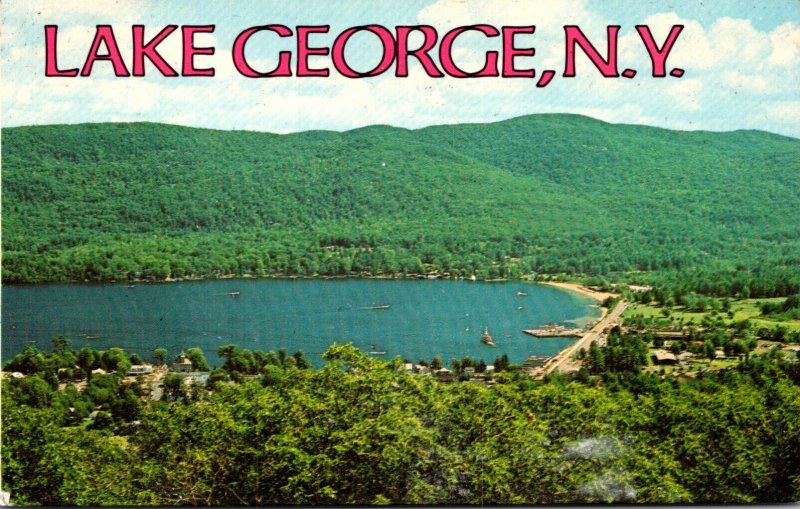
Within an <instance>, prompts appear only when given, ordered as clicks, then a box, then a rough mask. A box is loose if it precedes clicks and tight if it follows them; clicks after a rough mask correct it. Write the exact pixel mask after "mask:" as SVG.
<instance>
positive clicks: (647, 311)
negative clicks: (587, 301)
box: [622, 297, 800, 331]
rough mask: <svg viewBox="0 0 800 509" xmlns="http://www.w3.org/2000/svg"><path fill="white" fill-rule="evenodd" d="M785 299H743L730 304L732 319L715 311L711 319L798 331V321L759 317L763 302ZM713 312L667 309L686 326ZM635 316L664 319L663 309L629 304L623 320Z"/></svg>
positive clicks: (719, 300)
mask: <svg viewBox="0 0 800 509" xmlns="http://www.w3.org/2000/svg"><path fill="white" fill-rule="evenodd" d="M784 300H785V299H784V298H782V297H778V298H773V299H744V300H738V301H732V302H731V308H730V309H731V311H732V312H733V318H731V317H730V316H729V315H728V313H727V312H724V311H717V312H716V316H712V318H716V317H722V319H723V322H724V323H726V324H730V323H734V322H741V321H742V320H750V321H751V322H752V323H753V325H755V326H756V327H768V328H775V327H777V326H779V325H782V326H784V327H786V328H787V329H788V330H789V331H797V330H800V320H785V321H778V320H772V319H769V318H764V317H763V316H762V315H761V304H763V303H765V302H783V301H784ZM717 302H719V303H720V307H721V303H722V299H717ZM713 313H714V311H713V310H709V311H704V312H698V311H687V310H685V309H684V308H683V306H675V307H672V308H669V316H670V317H672V319H673V320H676V321H680V322H683V323H686V324H691V323H693V324H700V323H701V322H702V321H703V319H705V318H706V317H707V316H709V315H712V314H713ZM635 316H642V317H644V318H666V317H667V316H666V315H665V314H664V308H663V307H661V306H656V305H649V304H637V303H631V305H630V306H628V309H626V310H625V312H624V313H623V314H622V317H623V319H630V318H633V317H635Z"/></svg>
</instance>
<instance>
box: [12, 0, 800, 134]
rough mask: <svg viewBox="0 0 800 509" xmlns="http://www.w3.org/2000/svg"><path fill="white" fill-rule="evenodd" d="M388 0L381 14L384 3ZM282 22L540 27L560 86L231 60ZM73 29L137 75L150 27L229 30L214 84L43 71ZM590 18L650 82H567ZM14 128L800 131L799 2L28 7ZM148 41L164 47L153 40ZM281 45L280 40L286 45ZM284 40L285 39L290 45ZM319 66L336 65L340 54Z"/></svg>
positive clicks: (63, 60)
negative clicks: (655, 51)
mask: <svg viewBox="0 0 800 509" xmlns="http://www.w3.org/2000/svg"><path fill="white" fill-rule="evenodd" d="M376 4H377V5H376ZM268 23H280V24H284V25H286V26H289V27H291V28H294V27H295V26H296V25H303V24H305V25H319V24H330V25H331V31H330V33H329V34H327V35H319V36H316V37H315V39H313V41H314V44H319V45H321V46H330V45H331V44H332V43H333V40H334V39H335V36H336V34H337V33H338V32H339V31H341V30H342V29H344V28H347V27H350V26H355V25H363V24H368V23H379V24H383V25H385V26H387V27H389V28H393V27H394V26H395V25H414V24H430V25H434V26H436V27H437V28H438V30H439V34H440V37H441V35H443V34H444V33H445V32H446V31H447V30H448V29H450V28H453V27H455V26H459V25H465V24H475V23H487V24H491V25H494V26H497V27H500V26H502V25H536V27H537V28H536V33H535V34H533V35H530V36H522V37H518V41H519V42H518V43H517V45H518V46H520V47H535V48H536V55H535V56H534V57H523V58H518V59H517V65H518V67H533V68H535V69H536V70H537V74H540V73H541V71H543V70H545V69H553V70H556V71H557V75H556V77H555V78H554V79H553V82H552V83H551V84H550V85H548V86H547V87H546V88H542V89H538V88H536V86H535V85H536V80H535V79H532V80H528V79H500V78H488V79H467V80H458V79H454V78H444V79H433V78H430V77H428V76H427V75H425V74H424V73H423V72H422V69H421V68H420V67H419V66H416V65H413V64H412V65H411V68H410V72H411V76H410V77H409V78H407V79H398V78H395V77H394V76H393V74H392V73H386V74H384V75H382V76H380V77H375V78H369V79H360V80H351V79H347V78H343V77H341V76H337V75H336V73H335V72H332V76H331V77H330V78H296V77H294V78H276V79H248V78H245V77H243V76H241V75H239V74H238V73H237V72H236V71H235V69H234V67H233V65H232V63H231V57H230V51H231V46H232V43H233V40H234V38H235V36H236V34H238V33H239V32H240V31H242V30H243V29H245V28H247V27H250V26H254V25H263V24H268ZM46 24H57V25H58V26H59V43H58V44H59V52H58V58H59V64H60V66H61V67H62V68H68V67H80V66H81V65H82V64H83V59H84V58H85V56H86V52H87V50H88V48H89V45H90V43H91V40H92V37H93V34H94V26H95V25H96V24H111V25H113V26H114V27H115V31H116V33H117V34H118V37H119V43H120V46H121V49H122V53H123V58H124V59H125V60H126V63H127V64H128V66H129V67H130V59H131V56H130V45H131V43H130V26H131V25H132V24H144V25H145V26H146V30H147V31H146V34H147V35H148V36H152V35H155V34H156V33H157V32H158V31H159V30H160V29H161V28H163V26H165V25H167V24H179V25H182V24H215V25H216V30H215V32H214V34H213V35H211V34H207V35H203V36H200V37H198V39H197V40H198V44H201V45H213V46H215V47H216V54H215V55H214V56H213V57H200V58H199V59H198V64H199V65H201V66H213V67H215V69H216V71H217V75H216V76H215V77H214V78H164V77H161V76H159V75H158V74H157V73H156V71H155V69H154V68H153V67H152V66H150V67H148V70H147V72H148V75H147V76H146V77H144V78H116V77H114V76H113V74H112V73H111V71H110V67H111V66H110V65H109V64H108V63H107V62H106V63H104V62H99V63H98V64H96V68H95V72H93V74H92V76H91V77H89V78H74V79H65V78H46V77H45V76H44V58H45V55H44V25H46ZM565 24H578V25H580V26H581V27H582V29H583V31H584V32H585V33H586V35H587V36H588V37H589V38H590V39H592V40H593V41H595V44H596V45H597V46H598V48H599V49H600V50H601V52H602V51H604V50H605V27H606V26H607V25H609V24H618V25H621V26H622V29H621V31H620V41H619V60H620V70H622V69H625V68H626V67H629V68H633V69H637V70H638V71H639V72H638V74H637V76H636V77H635V78H634V79H630V80H629V79H624V78H619V79H606V78H602V77H601V76H600V75H599V73H598V72H597V71H596V70H594V69H593V68H592V67H590V65H589V63H588V61H587V60H586V59H585V58H583V57H579V58H578V61H577V68H578V76H577V77H576V78H572V79H567V78H563V77H561V72H562V71H563V66H564V41H563V38H564V36H563V29H562V26H563V25H565ZM636 24H647V25H649V26H650V27H651V29H652V31H653V33H654V35H655V38H656V40H657V41H659V43H660V42H662V41H663V40H664V39H665V37H666V35H667V33H668V31H669V28H670V27H671V26H672V25H674V24H683V25H685V29H684V31H683V33H682V34H681V35H680V37H679V38H678V41H677V42H676V44H675V47H674V50H673V52H672V54H671V55H670V57H669V59H668V67H669V68H673V67H680V68H682V69H684V70H685V71H686V73H685V75H684V76H683V77H681V78H672V77H667V78H664V79H654V78H652V77H650V76H649V74H650V72H649V65H650V64H649V59H648V58H647V54H646V52H644V49H643V45H642V43H641V40H640V39H639V36H638V34H637V33H636V31H635V29H634V25H636ZM0 38H1V42H2V44H1V46H2V48H1V49H0V72H2V83H3V85H2V92H1V94H0V101H2V124H3V125H4V126H14V125H32V124H53V123H78V122H106V121H155V122H167V123H175V124H181V125H189V126H197V127H211V128H219V129H249V130H258V131H271V132H293V131H300V130H306V129H333V130H346V129H352V128H356V127H360V126H364V125H369V124H390V125H395V126H401V127H407V128H418V127H423V126H427V125H433V124H445V123H458V122H491V121H496V120H502V119H505V118H510V117H515V116H519V115H526V114H534V113H552V112H568V113H579V114H584V115H589V116H592V117H595V118H599V119H602V120H606V121H610V122H615V123H632V124H647V125H656V126H661V127H667V128H672V129H688V130H695V129H705V130H714V131H727V130H733V129H762V130H767V131H771V132H776V133H780V134H785V135H789V136H793V137H800V2H798V0H771V1H770V2H756V1H748V2H742V1H725V0H702V1H701V0H672V1H655V0H638V1H634V0H624V1H614V2H609V1H605V2H601V1H594V0H563V1H511V0H508V1H490V0H485V1H472V0H470V1H459V0H425V1H411V2H391V3H390V2H334V1H324V2H322V1H319V2H290V1H287V0H283V1H279V2H275V1H250V2H205V3H201V2H184V1H139V2H127V3H126V2H122V1H107V0H98V1H95V2H86V1H83V0H81V1H76V0H60V1H44V0H29V1H26V2H4V4H3V9H2V31H0ZM148 38H149V37H148ZM275 39H276V38H275ZM498 39H499V38H495V39H485V38H482V37H477V36H474V35H473V36H465V37H463V38H460V39H459V41H458V43H457V44H456V50H455V52H454V58H455V59H456V60H457V62H459V64H460V65H462V67H464V68H466V69H468V70H475V69H477V68H479V67H480V64H481V62H482V59H483V55H484V53H485V52H486V51H487V50H498V49H500V42H499V40H498ZM276 40H277V39H276ZM179 42H180V38H179V34H178V33H175V34H173V35H172V36H170V38H168V39H167V40H166V41H165V42H164V43H163V44H162V45H161V46H159V50H160V52H161V53H162V54H163V55H164V57H165V58H166V59H167V61H169V62H170V63H171V64H172V65H173V67H176V68H179V67H180V52H179ZM352 42H353V43H352V45H349V46H348V50H347V56H348V61H349V62H350V61H351V62H352V63H353V65H354V67H355V66H359V65H362V66H365V67H364V69H366V68H367V67H369V66H370V64H374V63H376V62H377V60H378V52H377V46H376V44H375V39H373V38H371V37H370V36H368V35H362V36H358V37H355V38H354V39H353V41H352ZM292 45H293V41H292V40H286V41H283V42H273V41H272V40H270V39H269V38H267V37H260V38H259V37H255V38H254V39H253V41H252V42H251V43H250V44H249V45H248V53H247V55H248V59H251V61H252V62H253V64H254V66H258V65H260V66H263V67H262V68H263V69H268V68H269V67H271V66H274V63H275V55H276V54H277V52H278V51H279V50H291V49H292ZM313 62H314V65H316V66H320V67H331V64H330V60H329V59H328V58H327V57H317V58H314V59H313Z"/></svg>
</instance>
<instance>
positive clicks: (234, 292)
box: [225, 290, 242, 297]
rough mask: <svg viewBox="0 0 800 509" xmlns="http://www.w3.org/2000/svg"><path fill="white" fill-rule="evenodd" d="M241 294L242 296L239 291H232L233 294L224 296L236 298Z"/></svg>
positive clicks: (228, 293) (229, 293)
mask: <svg viewBox="0 0 800 509" xmlns="http://www.w3.org/2000/svg"><path fill="white" fill-rule="evenodd" d="M241 294H242V292H240V291H239V290H236V291H233V292H227V293H226V294H225V295H227V296H228V297H238V296H240V295H241Z"/></svg>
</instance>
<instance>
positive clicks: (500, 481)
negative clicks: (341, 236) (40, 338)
mask: <svg viewBox="0 0 800 509" xmlns="http://www.w3.org/2000/svg"><path fill="white" fill-rule="evenodd" d="M55 346H56V348H55V350H54V351H53V352H49V353H44V352H38V351H35V350H29V351H27V352H25V353H24V354H20V355H19V356H17V358H16V359H15V361H14V362H16V363H17V364H15V365H14V366H13V367H12V366H6V368H7V369H9V371H10V369H11V368H13V369H23V370H24V372H25V376H16V377H6V379H5V380H4V381H3V388H2V398H3V400H2V405H3V413H2V426H3V434H2V462H3V483H4V488H5V489H10V490H11V493H12V502H14V503H16V504H23V505H28V504H43V505H53V506H56V505H98V506H100V505H103V506H105V505H233V506H241V505H248V504H256V505H272V504H280V505H286V504H304V505H311V504H314V505H318V504H336V505H341V504H390V503H391V504H475V505H477V504H486V503H489V504H545V503H575V502H636V503H682V502H694V503H701V502H716V503H722V502H739V503H742V502H762V503H765V502H786V501H792V500H798V499H800V426H798V415H800V364H798V363H797V362H796V361H795V362H789V361H787V360H785V359H784V358H783V356H782V354H781V352H780V350H779V348H775V349H772V350H769V351H766V352H764V353H761V354H758V355H750V356H749V357H748V358H746V359H744V360H742V362H740V363H739V364H738V365H736V366H733V367H731V368H729V369H725V370H722V371H717V372H707V373H699V374H698V376H697V377H696V378H695V379H690V380H684V381H678V380H677V379H675V378H674V377H669V376H667V377H660V376H658V375H657V374H655V373H643V372H640V371H639V369H638V368H639V365H640V364H642V363H643V362H646V358H644V357H642V356H641V355H639V353H641V351H642V348H646V347H645V346H644V343H643V342H642V340H641V339H639V338H637V337H636V336H626V335H623V336H619V337H617V339H615V340H614V341H613V342H610V344H609V346H608V347H604V348H600V349H597V348H596V346H593V349H592V351H590V352H588V353H587V355H588V356H589V358H590V362H589V364H588V366H589V367H588V370H586V369H585V370H582V371H581V372H580V373H578V375H576V376H574V377H573V378H568V377H565V376H564V375H551V376H549V377H548V378H546V379H545V380H544V381H541V382H538V381H534V380H532V379H531V378H530V377H528V376H526V375H524V374H522V373H520V372H519V371H515V370H514V366H510V367H509V368H508V369H507V370H504V371H501V372H499V373H497V374H496V376H495V378H494V382H495V384H494V385H493V386H491V387H489V386H487V385H485V384H484V383H474V382H461V383H458V382H456V383H450V384H446V383H441V382H437V381H436V380H435V379H434V378H433V377H431V376H423V375H414V374H409V373H407V372H406V371H404V370H403V369H401V366H402V364H401V361H400V360H399V359H396V360H393V361H381V360H376V359H374V358H370V357H369V356H367V355H366V354H363V353H361V352H359V351H358V350H356V349H354V348H353V347H352V346H349V345H333V346H331V348H330V349H329V350H328V351H327V352H326V353H325V359H326V360H327V364H326V365H325V366H324V367H323V368H321V369H318V370H313V369H309V367H308V365H307V364H306V363H303V362H300V361H297V359H298V354H295V355H292V356H287V355H282V356H281V355H276V354H274V353H273V352H269V353H267V354H265V355H263V356H257V357H259V358H260V359H261V360H260V361H259V362H261V361H263V362H264V364H263V366H261V367H260V368H259V369H258V370H257V371H256V373H257V374H256V375H250V376H243V374H242V372H241V371H240V369H242V367H241V366H238V365H237V363H236V362H233V361H232V359H234V358H235V357H237V356H238V353H236V352H239V353H241V352H242V351H241V350H238V349H237V348H236V347H235V345H226V346H225V347H224V348H223V350H224V352H222V351H221V352H220V353H221V354H224V355H227V359H228V361H231V362H227V361H226V364H225V366H223V368H221V369H220V370H215V371H214V372H212V376H211V377H209V378H208V380H207V382H205V384H198V383H192V384H191V385H185V384H183V383H182V382H181V380H180V378H178V380H177V382H175V380H172V381H171V380H170V377H171V376H173V375H168V376H167V379H165V380H164V385H165V389H166V390H165V393H164V397H163V398H161V399H160V401H151V400H150V399H149V398H145V397H143V394H142V392H141V386H140V384H138V383H136V382H137V381H136V380H134V379H133V377H130V376H129V377H125V376H124V372H125V370H126V369H127V368H128V367H129V366H130V365H129V364H127V363H128V362H129V359H127V358H126V356H125V354H124V352H122V351H120V350H119V349H112V350H110V351H107V352H94V351H91V350H88V349H82V350H80V351H77V352H75V351H72V350H71V349H70V348H69V345H68V343H66V342H64V341H57V342H56V345H55ZM159 356H160V357H162V358H161V360H162V361H163V352H162V353H161V354H159V352H158V351H157V352H156V357H159ZM244 357H247V356H246V355H244ZM299 358H302V354H299ZM197 361H198V362H200V361H201V360H200V359H198V360H197ZM193 362H194V361H193ZM203 362H204V361H203ZM62 364H63V365H67V366H70V367H72V366H75V371H73V372H72V373H70V374H69V375H62V373H64V371H60V370H58V369H57V368H58V366H60V365H62ZM93 366H105V367H107V368H109V369H112V368H115V367H116V368H119V369H118V370H116V371H112V372H109V373H98V372H95V373H93V372H92V368H93ZM54 372H57V373H58V376H53V373H54ZM10 374H11V373H9V372H6V375H10ZM59 377H60V378H67V380H61V382H62V383H63V384H64V385H62V387H61V388H60V390H57V389H59V381H60V380H59V379H58V378H59ZM77 385H83V387H82V390H79V389H78V387H77Z"/></svg>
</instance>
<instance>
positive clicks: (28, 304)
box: [2, 279, 600, 367]
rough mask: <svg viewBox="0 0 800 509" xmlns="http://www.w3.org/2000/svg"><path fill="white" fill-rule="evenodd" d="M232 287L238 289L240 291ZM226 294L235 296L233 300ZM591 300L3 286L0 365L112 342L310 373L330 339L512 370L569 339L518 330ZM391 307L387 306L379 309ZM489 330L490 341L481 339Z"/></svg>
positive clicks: (384, 290) (424, 288) (271, 283)
mask: <svg viewBox="0 0 800 509" xmlns="http://www.w3.org/2000/svg"><path fill="white" fill-rule="evenodd" d="M237 292H238V294H237ZM231 294H233V295H231ZM591 304H594V301H592V300H591V299H589V298H587V297H585V296H582V295H579V294H576V293H573V292H568V291H565V290H562V289H559V288H554V287H549V286H544V285H537V284H532V283H523V282H514V283H480V282H467V281H448V280H445V281H417V280H374V279H344V280H318V279H310V280H309V279H304V280H288V279H249V280H248V279H245V280H212V281H192V282H178V283H164V284H136V285H133V286H128V285H124V284H93V285H88V284H50V285H33V286H13V285H12V286H3V288H2V358H3V360H4V361H6V360H8V359H10V358H11V357H13V356H14V355H16V354H17V353H19V352H21V351H22V349H23V348H25V346H27V345H36V346H37V347H38V348H40V349H43V350H48V351H49V350H50V349H51V347H52V346H51V345H52V343H51V340H52V338H54V337H56V336H59V335H61V336H64V337H66V338H68V339H70V340H71V341H72V346H73V348H75V349H79V348H81V347H82V346H84V345H85V346H89V347H91V348H93V349H107V348H110V347H115V346H116V347H120V348H123V349H125V350H126V351H127V352H129V353H138V354H139V355H140V356H142V358H143V359H145V360H150V359H151V358H152V354H153V350H154V349H155V348H159V347H163V348H166V349H167V351H168V352H169V355H170V356H171V357H173V356H175V355H177V354H178V353H180V351H181V350H183V349H185V348H190V347H195V346H197V347H200V348H201V349H202V350H203V351H204V352H205V355H206V358H207V359H208V362H209V364H210V365H211V366H215V365H216V366H220V365H222V361H221V360H220V359H219V358H218V357H217V355H216V350H217V347H219V346H220V345H224V344H227V343H234V344H236V345H238V346H240V347H241V348H248V349H250V350H256V349H257V350H264V351H268V350H275V351H277V350H278V349H280V348H284V349H286V350H287V351H288V352H289V353H292V352H294V351H296V350H303V351H304V352H305V353H306V355H307V357H308V358H309V359H310V360H311V361H312V362H313V363H314V365H315V366H317V367H318V366H321V365H322V364H323V363H324V361H323V360H322V358H321V357H320V354H321V353H322V352H324V351H325V350H326V349H327V348H328V346H329V345H330V344H331V343H333V342H339V343H343V342H352V343H353V344H354V345H355V346H356V347H358V348H359V349H361V350H363V351H365V352H385V353H376V354H375V355H376V356H378V357H379V358H383V359H391V358H393V357H394V356H400V357H401V358H405V359H408V360H410V361H413V362H417V361H419V360H420V359H425V360H428V361H430V360H431V359H432V358H433V357H434V356H436V355H438V356H441V358H442V359H443V361H444V362H445V363H447V364H449V363H450V361H451V360H453V359H461V358H463V357H465V356H468V357H471V358H473V359H475V360H479V359H484V360H485V361H486V362H487V363H491V362H492V361H494V359H495V358H496V357H497V356H500V355H503V354H506V355H508V357H509V360H510V361H511V362H512V363H521V362H523V361H524V360H525V359H526V358H527V357H529V356H531V355H554V354H556V353H557V352H558V351H560V350H562V349H563V348H565V347H566V346H567V345H568V344H570V343H571V342H572V341H573V339H571V338H547V339H537V338H532V337H530V336H526V335H525V334H523V333H522V332H521V331H522V330H523V329H530V328H535V327H537V326H539V325H542V324H545V323H567V324H569V325H575V324H578V325H581V326H583V325H585V324H586V323H587V322H589V321H593V320H595V319H597V318H598V317H599V316H600V311H599V310H598V309H597V308H596V307H593V306H591ZM387 306H388V307H387ZM485 328H488V329H489V332H490V333H491V335H492V337H493V338H494V342H495V346H494V347H491V346H487V345H484V344H483V343H482V342H481V333H482V332H483V331H484V329H485Z"/></svg>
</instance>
